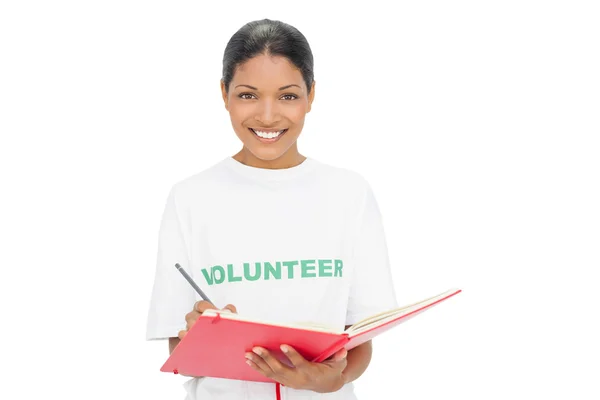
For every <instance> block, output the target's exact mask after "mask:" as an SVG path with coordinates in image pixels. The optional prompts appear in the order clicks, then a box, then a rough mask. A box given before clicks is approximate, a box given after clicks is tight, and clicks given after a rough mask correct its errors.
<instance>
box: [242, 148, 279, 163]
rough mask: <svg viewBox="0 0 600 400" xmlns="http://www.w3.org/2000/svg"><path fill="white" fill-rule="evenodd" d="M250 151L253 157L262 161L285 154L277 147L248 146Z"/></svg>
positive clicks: (275, 158)
mask: <svg viewBox="0 0 600 400" xmlns="http://www.w3.org/2000/svg"><path fill="white" fill-rule="evenodd" d="M249 150H250V152H251V153H252V154H253V155H254V157H256V158H258V159H259V160H263V161H273V160H277V159H278V158H279V157H281V156H283V155H284V154H285V150H283V149H277V148H267V149H265V148H256V147H249Z"/></svg>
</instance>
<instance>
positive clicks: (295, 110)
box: [282, 104, 308, 123]
mask: <svg viewBox="0 0 600 400" xmlns="http://www.w3.org/2000/svg"><path fill="white" fill-rule="evenodd" d="M307 109H308V107H307V106H306V104H299V105H296V106H288V107H287V108H285V109H284V110H283V112H282V113H283V115H285V117H286V118H287V119H288V120H290V121H292V122H293V123H301V122H302V121H303V120H304V117H305V116H306V110H307Z"/></svg>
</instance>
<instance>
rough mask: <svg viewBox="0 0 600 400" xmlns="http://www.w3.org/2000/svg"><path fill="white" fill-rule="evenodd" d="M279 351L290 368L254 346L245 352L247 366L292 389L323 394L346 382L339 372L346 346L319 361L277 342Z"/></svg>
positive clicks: (345, 353) (336, 388)
mask: <svg viewBox="0 0 600 400" xmlns="http://www.w3.org/2000/svg"><path fill="white" fill-rule="evenodd" d="M281 351H283V352H284V354H285V355H286V356H287V358H288V359H289V360H290V362H291V363H292V364H293V366H294V367H289V366H287V365H285V364H282V363H281V362H280V361H279V360H277V359H276V358H275V357H274V356H273V355H272V354H271V353H270V352H269V351H268V350H266V349H264V348H262V347H254V348H253V349H252V352H251V353H246V358H247V359H248V365H250V367H252V368H253V369H255V370H256V371H258V372H260V373H261V374H263V375H264V376H266V377H268V378H271V379H273V380H274V381H277V382H279V383H281V384H282V385H285V386H287V387H290V388H293V389H306V390H312V391H315V392H319V393H327V392H335V391H337V390H339V389H341V388H342V386H344V384H345V383H346V382H345V378H344V375H343V373H342V372H343V371H344V369H345V368H346V364H347V360H346V355H347V354H348V352H347V351H346V349H341V350H340V351H338V352H337V353H335V354H334V355H333V356H332V357H330V358H329V359H328V360H327V361H324V362H322V363H313V362H310V361H308V360H306V359H305V358H304V357H302V356H301V355H300V353H298V352H297V351H296V350H295V349H293V348H292V347H291V346H287V345H281Z"/></svg>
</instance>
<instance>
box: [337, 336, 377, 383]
mask: <svg viewBox="0 0 600 400" xmlns="http://www.w3.org/2000/svg"><path fill="white" fill-rule="evenodd" d="M372 354H373V345H372V343H371V341H370V340H369V341H368V342H365V343H363V344H361V345H360V346H357V347H355V348H353V349H352V350H350V351H348V355H347V356H346V360H347V361H348V365H346V369H344V372H343V373H342V374H343V377H344V382H345V383H349V382H352V381H354V380H356V379H358V377H359V376H361V375H362V374H363V372H365V371H366V369H367V367H368V366H369V363H370V362H371V355H372Z"/></svg>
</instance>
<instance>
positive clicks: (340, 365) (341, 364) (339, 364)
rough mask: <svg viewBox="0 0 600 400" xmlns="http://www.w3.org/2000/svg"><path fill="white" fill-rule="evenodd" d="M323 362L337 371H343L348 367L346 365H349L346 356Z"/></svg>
mask: <svg viewBox="0 0 600 400" xmlns="http://www.w3.org/2000/svg"><path fill="white" fill-rule="evenodd" d="M323 364H325V365H327V366H329V368H332V369H334V370H336V371H340V372H341V371H343V370H345V369H346V366H347V365H348V360H347V359H345V358H344V359H341V360H339V361H334V360H329V361H325V362H323Z"/></svg>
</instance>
